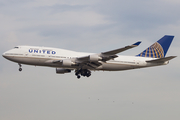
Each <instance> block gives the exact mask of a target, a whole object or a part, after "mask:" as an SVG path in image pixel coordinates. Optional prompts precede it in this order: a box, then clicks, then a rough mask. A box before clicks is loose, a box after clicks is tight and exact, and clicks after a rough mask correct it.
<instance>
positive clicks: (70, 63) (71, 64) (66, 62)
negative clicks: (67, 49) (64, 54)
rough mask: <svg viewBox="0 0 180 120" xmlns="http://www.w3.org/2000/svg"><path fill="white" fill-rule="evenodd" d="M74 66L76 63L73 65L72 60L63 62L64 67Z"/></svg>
mask: <svg viewBox="0 0 180 120" xmlns="http://www.w3.org/2000/svg"><path fill="white" fill-rule="evenodd" d="M73 65H75V63H73V62H72V61H71V60H70V59H65V60H62V66H65V67H70V66H73Z"/></svg>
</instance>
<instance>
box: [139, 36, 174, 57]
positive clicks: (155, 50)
mask: <svg viewBox="0 0 180 120" xmlns="http://www.w3.org/2000/svg"><path fill="white" fill-rule="evenodd" d="M173 38H174V36H170V35H165V36H164V37H162V38H161V39H160V40H158V41H157V42H155V43H154V44H153V45H151V46H150V47H148V48H147V49H146V50H144V51H143V52H141V53H140V54H138V55H137V56H140V57H151V58H164V57H165V56H166V53H167V51H168V49H169V47H170V45H171V42H172V40H173Z"/></svg>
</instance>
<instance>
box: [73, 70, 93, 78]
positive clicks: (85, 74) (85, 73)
mask: <svg viewBox="0 0 180 120" xmlns="http://www.w3.org/2000/svg"><path fill="white" fill-rule="evenodd" d="M75 75H76V76H77V78H78V79H79V78H81V76H83V77H90V76H91V71H90V70H88V69H79V70H76V71H75Z"/></svg>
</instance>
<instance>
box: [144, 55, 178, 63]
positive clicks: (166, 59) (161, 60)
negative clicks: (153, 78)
mask: <svg viewBox="0 0 180 120" xmlns="http://www.w3.org/2000/svg"><path fill="white" fill-rule="evenodd" d="M175 57H177V56H169V57H164V58H159V59H155V60H149V61H146V62H150V63H163V62H166V61H169V60H171V59H173V58H175Z"/></svg>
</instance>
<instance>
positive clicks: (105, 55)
mask: <svg viewBox="0 0 180 120" xmlns="http://www.w3.org/2000/svg"><path fill="white" fill-rule="evenodd" d="M140 43H141V42H140V41H139V42H136V43H134V44H132V45H128V46H125V47H123V48H119V49H115V50H111V51H107V52H102V53H100V54H93V55H89V56H83V57H79V58H77V61H81V62H82V61H84V62H86V61H91V60H92V61H104V62H105V61H108V60H110V59H113V58H116V57H118V56H117V55H116V54H117V53H120V52H123V51H125V50H128V49H131V48H134V47H137V46H138V45H139V44H140Z"/></svg>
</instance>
